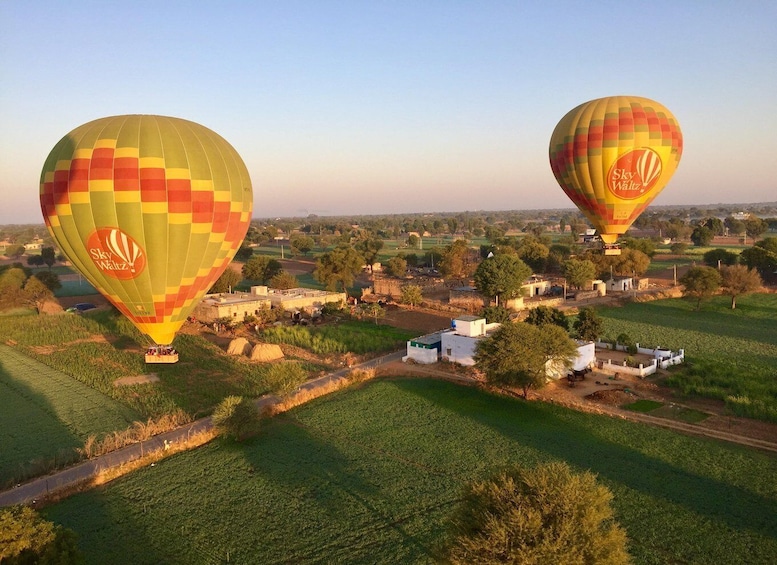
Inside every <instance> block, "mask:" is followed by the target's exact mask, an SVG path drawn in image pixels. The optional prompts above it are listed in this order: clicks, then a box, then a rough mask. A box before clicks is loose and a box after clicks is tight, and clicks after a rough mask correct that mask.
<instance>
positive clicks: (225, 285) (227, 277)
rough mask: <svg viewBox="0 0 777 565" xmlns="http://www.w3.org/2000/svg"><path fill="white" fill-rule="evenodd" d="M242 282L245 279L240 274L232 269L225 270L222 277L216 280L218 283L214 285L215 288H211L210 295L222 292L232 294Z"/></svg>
mask: <svg viewBox="0 0 777 565" xmlns="http://www.w3.org/2000/svg"><path fill="white" fill-rule="evenodd" d="M242 280H243V277H241V276H240V273H238V272H237V271H236V270H235V269H233V268H232V267H227V268H226V269H225V270H224V272H223V273H221V276H220V277H219V278H218V279H217V280H216V282H215V283H213V286H212V287H210V290H209V291H208V292H209V293H210V294H217V293H220V292H230V291H231V290H232V289H234V288H235V287H236V286H237V285H238V284H240V281H242Z"/></svg>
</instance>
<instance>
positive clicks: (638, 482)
mask: <svg viewBox="0 0 777 565" xmlns="http://www.w3.org/2000/svg"><path fill="white" fill-rule="evenodd" d="M395 385H396V386H397V387H399V388H401V389H402V390H404V391H406V392H408V393H411V394H416V395H419V396H421V397H423V398H424V399H426V400H428V401H429V402H431V403H433V404H436V405H438V406H442V407H444V408H446V409H449V410H452V411H454V412H455V413H457V414H459V415H461V416H464V417H467V418H471V419H472V420H473V421H475V422H478V423H480V424H483V425H486V426H489V427H490V428H492V429H493V430H495V431H497V432H498V433H500V434H502V435H504V436H505V437H507V438H509V439H510V440H512V441H515V442H516V443H518V444H520V445H522V446H527V447H530V448H533V449H536V450H537V451H539V452H542V453H545V454H547V455H549V456H551V457H553V458H555V459H561V460H564V461H567V462H569V463H570V464H572V465H574V466H576V467H578V468H581V469H590V470H591V471H593V472H594V473H596V474H597V475H598V476H599V477H600V478H601V479H603V480H604V481H606V482H609V483H612V484H618V485H622V486H623V487H626V488H629V489H633V490H635V491H638V492H641V493H645V494H647V495H650V496H652V497H656V498H661V499H664V500H666V501H668V502H670V503H673V504H677V505H679V506H681V507H684V508H686V509H688V510H690V511H692V512H695V513H697V514H699V515H700V516H709V517H713V518H714V519H716V520H720V521H723V522H725V523H726V524H727V525H728V526H730V527H731V528H732V529H734V530H751V531H753V532H758V533H759V534H762V535H764V536H767V537H770V538H772V539H777V521H775V520H774V516H777V503H775V501H774V500H770V499H767V498H764V497H763V496H760V495H758V494H755V493H753V492H750V491H748V490H745V489H743V488H740V487H737V486H734V485H731V484H727V483H724V482H721V481H717V480H715V479H712V478H709V477H706V476H703V475H701V474H695V473H691V472H688V471H687V470H684V469H681V468H679V467H677V466H674V465H672V464H670V463H667V462H665V461H661V460H659V459H656V458H654V457H650V456H648V455H645V454H644V453H641V452H640V451H638V450H636V449H634V448H632V447H631V446H629V445H627V444H626V443H625V442H628V441H631V440H633V439H634V438H631V437H630V433H629V431H628V428H629V427H630V426H638V425H639V424H633V423H629V422H611V421H608V420H609V419H607V418H606V417H603V416H596V415H589V414H581V413H573V412H571V411H569V410H568V409H565V408H562V407H558V406H553V405H547V404H541V403H533V402H525V401H522V400H518V399H511V398H507V397H499V396H496V395H494V396H491V395H489V394H488V393H484V392H481V391H477V390H475V389H472V388H465V387H461V386H457V385H455V384H452V383H447V382H442V381H435V382H426V383H424V382H423V381H417V380H411V379H407V380H397V381H396V382H395ZM483 397H488V402H487V406H484V402H483ZM484 408H486V409H484ZM567 416H569V417H567ZM600 418H605V420H600V421H602V428H603V429H604V426H605V425H606V427H607V432H610V431H611V430H612V425H613V424H615V425H617V426H619V427H620V426H623V428H621V430H622V435H621V437H622V438H623V442H615V441H612V440H611V439H610V438H606V437H604V434H605V433H606V432H602V433H598V432H597V420H598V419H600ZM650 432H651V433H652V434H655V436H660V435H662V434H666V435H667V441H671V440H672V436H673V435H674V434H673V432H670V431H663V430H657V429H651V430H650ZM611 435H612V434H611ZM656 441H660V437H659V438H657V439H656ZM689 441H690V440H689ZM696 441H705V440H696ZM680 443H685V441H682V442H680ZM710 443H713V442H710ZM731 452H734V449H732V450H731ZM724 456H726V450H725V449H724V448H721V457H724ZM689 457H692V454H689Z"/></svg>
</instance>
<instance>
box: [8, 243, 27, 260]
mask: <svg viewBox="0 0 777 565" xmlns="http://www.w3.org/2000/svg"><path fill="white" fill-rule="evenodd" d="M22 255H24V245H21V244H19V243H14V244H11V245H9V246H8V247H6V248H5V256H6V257H9V258H11V259H18V258H19V257H21V256H22Z"/></svg>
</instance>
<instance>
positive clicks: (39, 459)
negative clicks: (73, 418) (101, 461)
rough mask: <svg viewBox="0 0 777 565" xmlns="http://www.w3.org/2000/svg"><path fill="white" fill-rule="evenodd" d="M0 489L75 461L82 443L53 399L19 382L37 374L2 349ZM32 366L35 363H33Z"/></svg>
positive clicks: (0, 363) (11, 353)
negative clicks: (19, 375)
mask: <svg viewBox="0 0 777 565" xmlns="http://www.w3.org/2000/svg"><path fill="white" fill-rule="evenodd" d="M0 353H3V356H2V358H0V454H2V456H1V457H0V489H3V488H5V487H9V486H11V485H13V484H15V483H19V482H23V481H24V480H26V479H27V478H29V477H34V476H39V475H42V474H45V473H46V472H47V471H48V470H50V469H54V468H56V467H57V466H61V465H64V464H67V463H71V462H73V461H75V460H76V459H77V458H78V457H77V453H76V451H75V448H76V447H79V446H80V445H81V444H82V441H81V440H80V439H79V438H78V437H77V436H76V435H75V434H73V433H72V432H71V431H70V430H69V429H68V427H67V425H66V424H65V423H64V422H62V420H60V419H59V417H58V416H57V411H56V409H55V407H54V406H52V404H51V403H50V402H49V399H48V398H47V397H46V396H45V394H42V393H41V392H39V391H37V390H35V389H34V388H32V387H30V386H29V385H28V384H27V383H26V382H24V381H23V380H22V379H19V378H15V377H14V374H15V373H18V372H19V371H34V367H29V366H26V365H25V364H24V361H25V360H23V358H21V357H20V359H22V360H21V361H18V362H14V361H15V360H16V357H17V356H18V354H17V353H16V352H14V351H12V350H11V349H10V348H7V347H6V346H0ZM30 362H31V361H30Z"/></svg>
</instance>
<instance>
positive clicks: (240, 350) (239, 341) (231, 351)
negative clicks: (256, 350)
mask: <svg viewBox="0 0 777 565" xmlns="http://www.w3.org/2000/svg"><path fill="white" fill-rule="evenodd" d="M249 353H251V344H250V343H248V340H247V339H246V338H244V337H238V338H235V339H233V340H232V341H230V342H229V347H227V355H248V354H249Z"/></svg>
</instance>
